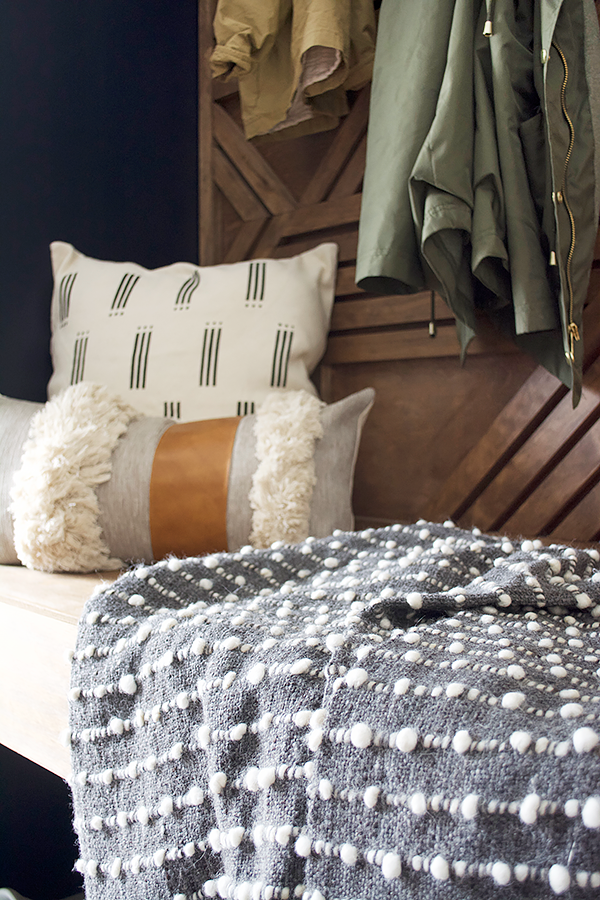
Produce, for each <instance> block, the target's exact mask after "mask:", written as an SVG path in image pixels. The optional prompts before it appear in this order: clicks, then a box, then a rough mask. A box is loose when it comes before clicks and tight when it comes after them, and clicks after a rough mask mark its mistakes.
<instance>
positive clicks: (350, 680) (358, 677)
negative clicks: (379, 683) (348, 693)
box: [346, 668, 369, 688]
mask: <svg viewBox="0 0 600 900" xmlns="http://www.w3.org/2000/svg"><path fill="white" fill-rule="evenodd" d="M368 680H369V673H368V672H367V670H366V669H361V668H356V669H350V671H349V672H348V673H347V674H346V684H347V685H348V687H353V688H357V687H360V686H361V684H364V683H365V681H368Z"/></svg>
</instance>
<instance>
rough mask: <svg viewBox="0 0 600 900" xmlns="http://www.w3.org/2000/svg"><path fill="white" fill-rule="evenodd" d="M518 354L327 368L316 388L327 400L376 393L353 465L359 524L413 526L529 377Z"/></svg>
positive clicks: (526, 364) (527, 366)
mask: <svg viewBox="0 0 600 900" xmlns="http://www.w3.org/2000/svg"><path fill="white" fill-rule="evenodd" d="M534 365H535V364H534V363H533V362H532V361H531V360H530V359H529V358H528V357H526V356H525V355H523V354H520V353H518V354H514V355H511V356H508V355H507V356H501V357H498V358H497V359H490V358H488V357H484V356H473V357H469V358H468V359H467V361H466V363H465V365H464V366H461V364H460V361H459V360H458V358H457V357H442V358H436V359H405V360H393V361H384V362H362V363H357V364H351V365H344V366H333V367H332V368H331V369H329V370H328V374H327V376H326V380H325V381H326V383H325V384H324V385H323V393H324V396H325V399H327V400H328V401H333V400H337V399H340V398H341V397H344V396H346V395H347V394H350V393H352V392H353V391H357V390H360V389H361V388H363V387H367V386H371V387H373V388H375V391H376V399H375V404H374V407H373V409H372V410H371V413H370V414H369V417H368V419H367V422H366V425H365V429H364V432H363V438H362V441H361V446H360V451H359V456H358V460H357V466H356V480H355V493H354V506H355V511H356V515H357V516H358V517H362V520H365V521H366V520H367V519H369V520H370V524H373V523H374V522H390V521H401V522H414V521H416V520H417V519H419V518H421V517H423V518H426V517H427V516H426V510H427V508H428V507H429V506H430V504H431V503H432V501H433V499H434V498H435V496H436V494H437V492H438V491H439V489H440V487H441V485H442V484H444V483H445V481H446V480H447V479H448V478H449V477H450V476H451V473H452V472H453V471H454V469H455V468H456V466H457V465H458V463H459V462H460V460H461V458H462V457H463V456H464V454H465V452H466V450H467V449H468V448H469V447H470V446H471V445H472V444H473V443H475V442H477V440H478V439H479V437H480V436H481V435H482V434H484V433H485V431H486V429H487V428H488V427H489V425H490V424H491V422H492V421H493V420H494V418H495V417H496V416H497V414H498V413H499V412H500V411H501V409H502V408H503V407H504V405H505V403H506V402H507V401H508V400H509V399H510V398H511V397H512V396H513V394H514V393H515V392H516V391H517V390H518V389H519V387H520V386H521V385H522V384H523V382H524V381H525V380H526V379H527V377H528V376H529V375H530V373H531V371H532V368H533V367H534Z"/></svg>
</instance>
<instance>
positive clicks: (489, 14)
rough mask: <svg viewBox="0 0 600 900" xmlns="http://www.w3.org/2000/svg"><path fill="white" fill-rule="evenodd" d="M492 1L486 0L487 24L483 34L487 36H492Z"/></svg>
mask: <svg viewBox="0 0 600 900" xmlns="http://www.w3.org/2000/svg"><path fill="white" fill-rule="evenodd" d="M492 3H493V0H485V11H486V15H487V19H486V20H485V25H484V26H483V34H484V36H485V37H491V36H492V18H493V13H492Z"/></svg>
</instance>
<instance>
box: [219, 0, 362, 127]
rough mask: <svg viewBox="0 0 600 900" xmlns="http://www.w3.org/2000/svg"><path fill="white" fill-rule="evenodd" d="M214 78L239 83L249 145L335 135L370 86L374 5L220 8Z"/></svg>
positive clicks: (245, 3)
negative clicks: (271, 137) (265, 139)
mask: <svg viewBox="0 0 600 900" xmlns="http://www.w3.org/2000/svg"><path fill="white" fill-rule="evenodd" d="M214 32H215V38H216V46H215V49H214V51H213V53H212V56H211V67H212V71H213V76H214V77H216V78H219V79H221V80H228V79H230V78H234V77H236V78H238V79H239V93H240V102H241V108H242V120H243V123H244V130H245V133H246V137H248V138H251V137H255V136H257V135H266V134H277V133H278V132H279V131H282V130H284V129H285V136H287V137H290V136H292V134H293V135H298V134H303V133H309V132H312V131H323V130H327V129H329V128H334V127H335V126H336V125H337V124H338V122H339V119H340V116H343V115H345V114H346V113H347V112H348V104H347V101H346V91H347V90H356V89H357V88H359V87H361V86H362V85H364V84H366V83H367V82H368V81H370V79H371V74H372V71H373V57H374V54H375V13H374V10H373V0H219V3H218V5H217V9H216V13H215V19H214Z"/></svg>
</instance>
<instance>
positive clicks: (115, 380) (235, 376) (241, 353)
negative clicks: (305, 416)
mask: <svg viewBox="0 0 600 900" xmlns="http://www.w3.org/2000/svg"><path fill="white" fill-rule="evenodd" d="M50 249H51V255H52V268H53V272H54V293H53V297H52V362H53V370H54V372H53V375H52V378H51V379H50V382H49V384H48V396H49V398H52V397H54V396H56V395H57V394H58V393H59V392H60V391H61V390H63V389H64V388H66V387H69V386H70V385H73V384H78V383H79V382H80V381H84V380H85V381H93V382H96V383H98V384H104V385H106V386H107V387H109V388H111V389H112V390H113V391H115V392H116V393H118V394H120V396H121V397H122V398H123V399H124V400H125V401H126V402H127V403H129V404H131V406H133V407H134V408H135V409H137V410H139V411H140V412H141V413H144V414H145V415H148V416H166V417H168V418H173V419H178V420H179V421H181V422H191V421H194V420H198V419H212V418H218V417H225V416H236V415H245V414H247V413H253V412H255V410H256V409H257V408H258V406H259V405H260V404H261V403H262V401H263V400H264V399H265V397H266V396H267V394H268V393H269V392H271V391H273V390H274V389H275V390H276V389H277V388H280V389H287V390H302V389H303V390H307V391H310V392H311V393H313V394H315V393H316V391H315V388H314V386H313V385H312V382H311V381H310V380H309V375H310V373H311V372H312V371H313V369H314V368H315V366H316V365H317V363H318V362H319V360H320V359H321V356H322V355H323V353H324V351H325V345H326V341H327V333H328V330H329V320H330V316H331V308H332V305H333V298H334V287H335V274H336V263H337V246H336V245H335V244H330V243H327V244H321V245H320V246H319V247H316V248H315V249H314V250H309V251H307V252H306V253H301V254H300V255H298V256H294V257H291V258H289V259H269V260H264V259H261V260H252V261H248V262H240V263H233V264H230V265H220V266H205V267H202V266H195V265H192V264H191V263H174V264H173V265H170V266H164V267H163V268H160V269H145V268H143V266H139V265H136V264H135V263H117V262H103V261H100V260H96V259H91V258H90V257H87V256H83V254H81V253H79V252H78V251H77V250H75V248H74V247H72V246H71V245H70V244H67V243H64V242H62V241H55V242H53V243H52V244H51V245H50Z"/></svg>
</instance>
